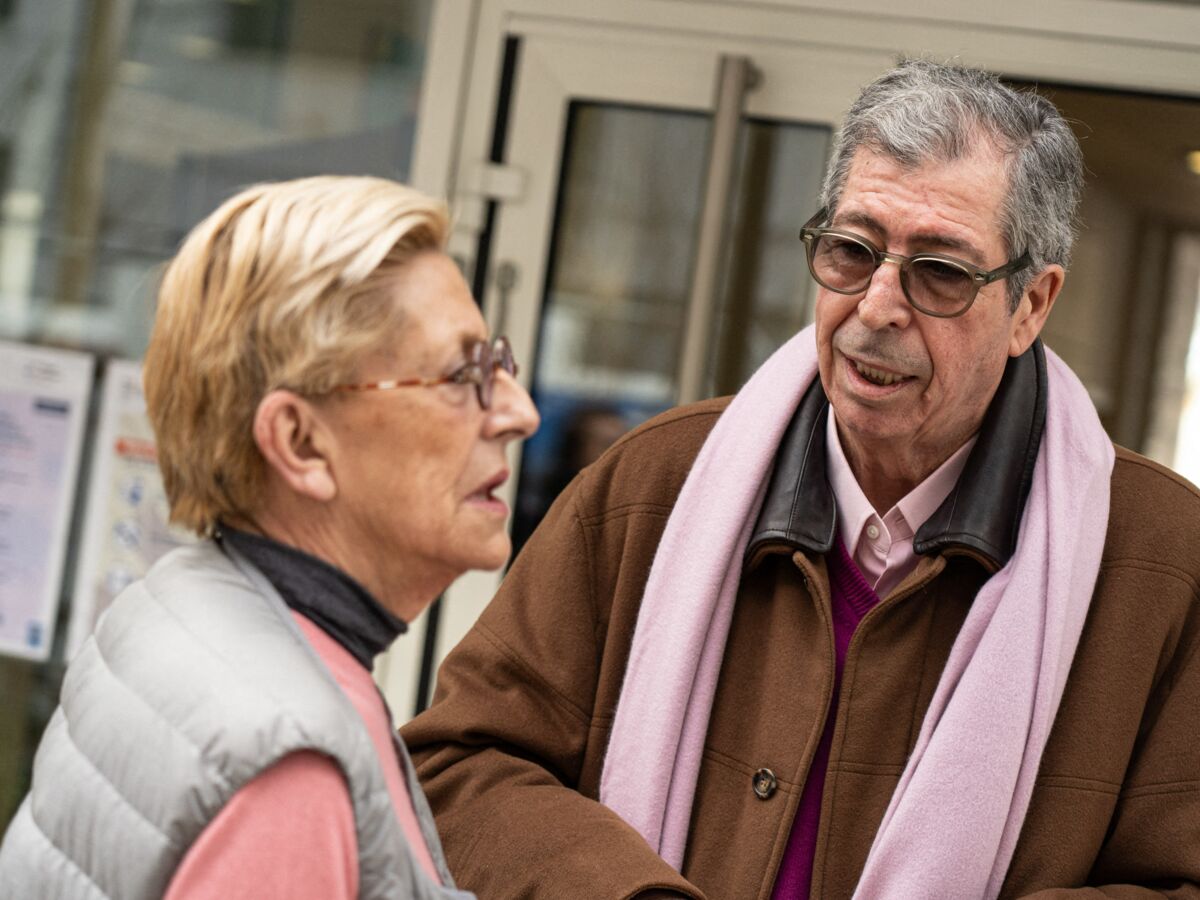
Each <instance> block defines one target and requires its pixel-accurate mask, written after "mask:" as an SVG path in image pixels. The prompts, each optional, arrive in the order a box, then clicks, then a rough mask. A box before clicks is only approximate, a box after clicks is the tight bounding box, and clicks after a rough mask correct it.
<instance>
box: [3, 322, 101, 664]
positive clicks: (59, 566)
mask: <svg viewBox="0 0 1200 900" xmlns="http://www.w3.org/2000/svg"><path fill="white" fill-rule="evenodd" d="M92 370H93V358H92V357H91V356H89V355H88V354H86V353H75V352H71V351H65V350H51V349H48V348H44V347H31V346H28V345H25V344H14V343H8V342H3V341H0V653H6V654H9V655H12V656H20V657H23V658H26V659H33V660H44V659H46V658H47V656H49V654H50V646H51V643H52V640H53V637H54V622H55V619H56V618H57V615H58V603H59V598H60V596H61V588H62V575H63V562H64V559H65V557H66V549H67V536H68V530H69V527H70V519H71V505H72V502H73V500H74V497H75V488H76V483H77V481H78V476H79V453H80V447H81V445H82V443H83V431H84V427H85V425H86V421H87V408H88V400H89V397H90V393H91V388H92Z"/></svg>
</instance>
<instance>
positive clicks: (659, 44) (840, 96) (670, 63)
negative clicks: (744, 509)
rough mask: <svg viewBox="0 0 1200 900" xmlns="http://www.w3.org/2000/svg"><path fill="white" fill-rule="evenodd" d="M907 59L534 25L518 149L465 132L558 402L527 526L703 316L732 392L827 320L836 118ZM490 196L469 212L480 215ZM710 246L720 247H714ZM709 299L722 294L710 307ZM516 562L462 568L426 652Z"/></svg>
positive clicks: (718, 384)
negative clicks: (500, 568) (719, 144)
mask: <svg viewBox="0 0 1200 900" xmlns="http://www.w3.org/2000/svg"><path fill="white" fill-rule="evenodd" d="M511 46H512V42H511V41H510V47H511ZM733 55H737V56H740V57H749V59H750V62H751V64H752V67H753V72H754V82H753V84H752V86H751V88H750V89H749V90H747V91H746V92H745V93H744V95H742V96H741V97H739V98H738V101H739V105H740V110H739V111H738V113H737V118H736V121H735V123H734V124H735V132H736V133H735V134H734V137H733V139H732V142H731V144H730V145H729V147H730V152H729V153H728V154H727V156H728V161H729V172H728V179H727V183H728V185H729V190H728V192H727V194H726V199H725V202H724V203H723V204H722V208H721V209H719V210H718V212H719V213H721V215H720V219H721V221H720V223H719V225H720V228H721V238H720V240H718V241H716V242H715V243H714V242H713V241H712V240H711V233H710V238H709V239H708V240H707V241H705V240H703V239H702V229H701V225H702V220H705V219H706V218H707V216H706V207H705V198H706V186H707V185H709V184H711V183H712V180H711V175H712V173H711V171H710V169H709V163H710V161H711V158H712V157H713V156H715V155H716V154H717V148H716V146H715V143H714V140H715V138H716V135H715V134H714V128H715V126H714V121H719V120H720V117H721V113H719V112H718V113H717V115H716V116H714V96H716V95H717V94H718V90H717V88H718V79H719V76H721V73H722V72H723V71H725V70H724V69H723V68H722V59H723V58H726V57H730V56H733ZM889 62H890V58H889V57H888V55H886V54H883V53H880V54H870V53H863V54H854V53H848V52H846V51H844V50H840V51H837V52H835V51H833V50H829V49H822V48H819V47H805V48H803V49H801V48H798V47H790V48H782V49H780V48H776V49H766V50H764V49H760V48H754V47H749V46H737V45H735V44H728V45H724V46H722V45H717V44H716V43H704V42H696V43H690V44H689V43H684V42H681V39H679V38H677V37H676V38H673V39H667V38H665V37H664V38H660V39H656V38H655V37H653V36H647V35H644V34H632V33H623V34H611V35H608V36H607V38H606V37H605V36H604V35H600V36H597V35H596V34H595V33H592V34H587V35H579V36H574V35H571V34H564V33H563V30H562V29H561V28H560V29H557V30H555V31H553V32H550V31H547V32H546V33H536V32H530V33H526V34H522V35H521V36H520V38H519V46H518V47H517V54H516V58H515V64H513V65H512V66H511V69H512V71H513V73H514V74H513V78H512V81H511V88H510V92H509V94H508V96H507V101H508V102H507V106H506V104H505V103H504V102H501V103H500V104H499V107H500V109H501V112H500V113H499V115H501V116H505V117H506V120H505V121H504V123H503V125H504V130H506V132H507V138H506V144H507V146H506V147H505V148H504V151H503V158H502V161H500V162H499V163H495V162H494V161H493V162H492V163H491V164H485V163H483V162H482V161H481V160H482V159H485V158H486V157H485V156H484V154H485V153H486V151H485V150H477V151H476V152H475V153H474V154H472V149H471V148H470V147H468V146H464V149H463V151H462V157H461V160H460V173H459V184H460V185H478V184H480V183H481V182H491V183H493V184H494V185H499V186H501V188H502V189H501V190H500V191H498V193H499V194H502V196H501V197H500V199H498V200H496V203H495V206H494V208H493V212H492V214H491V216H490V219H489V223H490V224H489V229H490V240H489V241H488V242H487V250H486V254H480V256H479V257H478V258H477V259H476V264H477V265H482V266H486V268H487V270H488V271H487V273H486V275H487V277H486V278H484V279H477V285H478V284H480V283H482V284H483V285H484V289H483V291H482V297H481V301H482V302H483V304H484V311H485V315H486V317H487V319H488V321H489V324H490V325H491V326H492V328H493V330H495V331H496V332H497V333H501V332H503V333H506V334H508V335H509V337H510V339H511V340H512V343H513V347H514V350H515V352H516V354H517V356H518V359H519V361H520V363H521V364H522V368H523V372H522V376H521V377H522V378H523V379H526V380H527V381H526V383H527V385H528V386H529V388H530V390H531V392H532V394H533V396H534V399H535V400H536V402H537V404H538V407H539V409H540V410H541V413H542V423H543V424H542V428H541V431H540V432H539V433H538V434H537V435H536V436H535V437H534V438H533V439H531V440H530V441H528V442H526V443H525V445H524V446H523V447H521V448H514V453H513V458H512V469H513V472H514V473H517V475H516V477H514V479H513V480H512V481H511V482H510V484H509V485H508V488H509V491H510V493H509V496H508V497H507V499H508V500H509V502H510V505H511V506H512V507H513V509H514V511H515V512H514V520H513V533H514V541H515V543H516V544H517V545H518V546H519V545H520V544H521V543H522V542H523V541H524V540H525V539H526V538H527V537H528V535H529V534H530V533H531V531H532V530H533V528H534V527H536V525H537V522H538V521H539V520H540V518H541V516H542V514H543V513H544V512H545V510H546V508H547V507H548V506H549V504H550V503H551V502H552V501H553V499H554V497H555V496H556V495H557V493H558V492H559V491H560V490H561V489H562V487H564V486H565V485H566V483H567V482H568V481H569V480H570V478H571V477H573V475H574V474H575V472H577V471H578V469H579V468H580V467H582V466H583V465H585V464H586V463H588V462H590V461H591V460H592V459H594V458H595V457H596V456H597V455H598V454H599V453H600V452H602V451H603V450H604V448H605V447H607V446H608V444H610V443H611V442H612V441H613V440H615V439H616V438H617V437H618V436H619V435H620V434H621V433H623V432H624V431H626V430H627V429H629V428H631V427H634V426H635V425H637V424H638V423H639V422H641V421H643V420H645V419H646V418H648V417H650V416H652V415H654V414H655V413H657V412H660V411H662V410H664V409H666V408H668V407H670V406H672V405H674V404H675V403H677V402H679V399H680V393H681V386H682V385H681V373H684V376H683V377H686V371H687V366H686V364H685V362H684V359H683V357H684V355H685V344H686V343H687V340H686V339H687V337H688V335H686V334H685V332H686V331H687V329H688V328H689V327H691V326H690V325H689V323H692V322H695V321H697V320H699V321H701V322H702V326H701V327H702V331H703V333H702V334H701V335H700V341H701V342H702V344H701V349H702V351H703V352H702V353H701V355H700V358H701V362H702V365H701V371H700V372H699V378H698V379H695V378H693V379H692V380H693V381H695V382H696V384H694V385H693V387H692V388H691V393H692V394H698V395H699V396H716V395H719V394H725V393H731V392H733V391H736V390H737V388H738V387H739V386H740V385H741V384H742V383H744V382H745V380H746V379H747V378H748V377H749V375H750V374H751V373H752V372H753V371H754V369H755V368H756V367H757V366H758V365H759V364H760V363H761V362H762V361H763V360H764V359H766V357H767V356H768V355H770V353H771V352H773V351H774V350H775V348H777V347H778V346H779V345H781V344H782V343H783V342H784V341H786V340H787V339H788V338H789V337H790V336H791V335H792V334H793V333H795V331H796V330H798V329H799V328H800V327H802V326H803V325H804V324H806V323H807V322H808V321H809V319H810V317H811V289H810V284H809V278H808V276H807V274H806V271H805V263H804V255H803V252H802V250H801V247H800V243H799V240H798V233H799V230H800V227H801V225H802V223H803V222H804V221H805V220H806V219H807V218H809V217H810V216H811V215H812V213H813V212H814V211H815V209H816V203H817V196H818V192H819V188H820V182H821V178H822V175H823V172H824V168H825V163H826V160H827V156H828V152H829V147H830V142H831V138H832V134H833V129H834V124H835V123H836V122H837V121H838V120H839V119H840V118H841V116H842V114H843V113H844V111H845V109H846V107H847V106H848V105H849V103H850V102H851V101H852V99H853V97H854V96H855V95H856V93H857V91H858V89H859V87H860V85H862V84H863V83H865V82H867V81H869V80H871V79H872V78H874V77H875V76H876V75H877V74H878V73H879V72H881V71H883V70H884V69H886V68H887V66H888V64H889ZM492 96H493V97H494V95H492ZM725 99H726V100H727V99H728V98H725ZM490 104H491V98H490V97H489V98H486V101H485V100H480V101H478V102H477V103H476V107H477V109H476V110H475V111H472V110H470V109H469V110H468V113H467V114H468V116H469V117H470V116H473V115H486V112H481V111H480V110H479V109H478V107H480V106H487V107H490ZM505 109H507V113H505V112H504V110H505ZM477 143H478V142H477ZM493 143H494V142H493ZM493 159H494V158H493ZM481 171H486V175H487V177H481V176H480V172H481ZM463 193H467V194H469V191H468V192H460V196H458V197H456V198H454V204H455V206H456V207H457V208H459V209H469V208H470V206H471V201H472V200H474V201H476V202H477V201H478V199H479V198H478V197H470V196H463ZM475 209H476V212H474V213H472V212H467V213H465V214H464V215H463V219H464V220H465V221H468V222H478V221H480V220H481V219H482V216H481V215H480V214H479V213H478V209H479V207H478V206H476V207H475ZM460 237H461V235H460ZM467 245H468V242H467V241H463V240H460V241H459V242H458V244H457V247H458V248H464V247H466V246H467ZM704 246H708V247H715V248H716V249H715V250H713V251H711V252H712V253H714V254H715V256H714V257H713V258H711V259H708V258H705V257H704V255H703V251H702V250H700V249H699V248H701V247H704ZM485 257H486V259H485ZM706 263H708V264H714V263H715V271H716V273H717V274H716V277H715V279H714V280H713V283H714V289H713V290H712V291H711V292H710V294H709V296H708V298H707V299H706V300H704V301H698V300H697V298H696V292H695V289H694V288H695V281H696V278H695V273H696V272H697V271H698V267H702V266H704V265H705V264H706ZM698 302H704V303H707V304H709V309H707V311H706V315H702V316H700V317H699V319H697V317H696V315H695V313H696V306H697V303H698ZM685 393H686V391H685ZM499 579H500V576H499V575H498V574H490V573H489V574H485V573H470V574H468V575H467V576H465V577H464V578H462V579H460V580H459V581H458V582H456V583H455V585H454V586H453V587H452V588H451V589H450V591H449V592H448V593H447V596H446V598H445V602H444V603H443V604H442V606H441V609H440V610H439V612H438V613H437V614H436V619H437V621H436V631H437V633H436V635H431V636H430V637H429V647H428V652H427V659H426V666H428V665H429V663H430V662H434V663H436V662H437V661H440V659H441V658H442V656H443V655H444V654H445V653H446V652H447V651H448V650H449V649H450V648H451V647H453V646H454V644H455V643H457V642H458V640H459V639H460V638H461V637H462V635H463V634H464V633H465V632H466V630H467V629H468V628H469V627H470V626H471V624H472V623H473V622H474V621H475V618H476V617H477V616H478V614H479V612H481V611H482V609H483V607H484V606H485V605H486V604H487V602H488V601H489V600H490V599H491V597H492V595H493V594H494V593H495V590H496V588H497V586H498V584H499ZM418 633H420V632H419V630H418ZM397 662H398V661H397ZM404 665H406V666H411V665H412V663H411V662H410V663H407V664H404ZM406 678H411V679H412V680H413V681H414V682H415V681H416V680H417V678H418V676H417V675H413V674H410V675H405V674H404V673H403V672H402V671H401V668H400V666H396V667H395V668H393V669H391V670H389V673H388V679H387V683H388V691H389V694H390V695H392V696H393V697H396V696H397V694H401V693H403V692H404V691H405V690H409V689H411V688H410V687H409V685H408V684H407V683H406V681H405V679H406ZM428 681H429V675H428V673H427V674H426V677H425V679H424V682H425V683H428ZM419 693H420V692H419V691H418V694H419ZM417 703H418V705H420V703H421V698H420V697H418V699H417ZM404 705H405V704H404V702H403V699H400V701H399V702H398V703H397V706H399V707H400V708H403V707H404Z"/></svg>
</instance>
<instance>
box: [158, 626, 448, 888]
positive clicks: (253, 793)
mask: <svg viewBox="0 0 1200 900" xmlns="http://www.w3.org/2000/svg"><path fill="white" fill-rule="evenodd" d="M292 617H293V618H294V619H295V620H296V623H297V624H298V625H299V626H300V628H301V630H302V631H303V632H304V635H305V637H307V638H308V641H309V643H311V644H312V646H313V648H314V649H315V650H316V651H317V654H318V655H319V656H320V657H321V659H322V661H324V663H325V665H326V666H327V667H328V668H329V671H330V672H331V673H332V674H333V677H334V679H335V680H336V681H337V683H338V685H339V686H340V687H341V689H342V691H343V692H344V693H345V694H346V696H347V697H348V698H349V700H350V702H351V703H353V704H354V708H355V709H356V710H358V713H359V715H360V716H362V718H363V722H364V723H366V726H367V732H368V733H369V734H370V736H371V742H372V743H373V744H374V745H375V752H376V753H378V754H379V758H380V759H381V760H383V761H384V765H383V772H384V777H385V778H386V780H387V786H388V792H389V793H390V794H391V796H392V804H393V806H394V807H395V809H396V817H397V818H398V819H399V820H400V826H401V828H402V829H403V831H404V836H405V838H406V839H407V840H408V844H409V847H410V848H412V852H413V856H414V857H416V859H417V862H418V863H419V864H420V866H421V867H422V868H423V869H424V871H425V873H426V874H427V875H428V876H429V877H430V878H431V879H433V881H434V882H435V883H438V884H441V879H440V878H439V877H438V874H437V869H436V867H435V866H434V864H433V858H432V857H431V856H430V853H429V847H428V846H427V845H426V843H425V837H424V835H423V834H422V833H421V828H420V825H419V824H418V822H417V816H416V812H415V811H414V810H413V805H412V796H411V795H410V794H409V791H408V786H407V784H406V783H405V777H404V771H403V769H402V768H401V763H400V760H399V758H398V757H397V756H396V749H395V746H394V745H393V743H392V726H391V718H390V716H389V715H388V711H387V707H386V706H385V705H384V702H383V698H382V697H381V696H380V695H379V691H378V690H377V689H376V687H375V682H374V681H373V680H372V679H371V673H370V672H368V671H367V670H366V669H364V668H363V667H362V666H361V665H360V664H359V663H358V661H357V660H355V659H354V657H353V656H351V655H350V653H349V652H348V651H346V650H345V649H344V648H343V647H342V646H341V645H340V644H338V643H337V641H335V640H334V639H333V638H331V637H330V636H329V635H327V634H326V633H325V632H324V631H322V630H321V629H320V628H319V627H317V626H316V625H314V624H313V623H312V622H311V621H309V620H308V619H306V618H305V617H304V616H302V615H300V614H299V613H296V612H292ZM357 896H358V841H357V838H356V836H355V831H354V809H353V807H352V805H351V802H350V792H349V790H348V788H347V787H346V781H345V778H344V777H343V775H342V770H341V768H340V767H339V766H338V764H337V763H336V762H334V761H333V760H332V759H330V758H329V757H327V756H324V755H322V754H320V753H316V752H312V751H307V752H300V753H292V754H290V755H288V756H286V757H284V758H283V759H282V760H280V761H279V762H278V763H276V764H275V765H274V766H272V767H271V768H269V769H267V770H266V771H264V772H263V773H262V774H260V775H259V776H258V777H257V778H255V779H254V780H253V781H251V782H249V783H248V784H247V785H245V786H244V787H243V788H242V789H241V790H239V791H238V792H237V793H236V794H234V796H233V797H232V799H230V801H229V802H228V803H227V804H226V805H225V807H224V809H222V810H221V811H220V813H218V814H217V816H216V817H215V818H214V819H213V820H212V821H211V822H210V823H209V824H208V827H207V828H205V829H204V831H203V833H202V834H201V835H200V837H199V838H198V839H197V840H196V842H195V843H194V844H193V845H192V846H191V848H190V849H189V850H188V851H187V853H186V855H185V856H184V858H183V862H182V863H181V864H180V866H179V868H178V869H177V870H176V872H175V876H174V878H172V880H171V884H170V887H169V888H168V889H167V893H166V894H165V900H208V898H212V900H218V898H219V900H238V898H246V900H249V898H263V897H288V898H293V900H342V898H345V900H354V898H356V897H357Z"/></svg>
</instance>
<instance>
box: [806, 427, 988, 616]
mask: <svg viewBox="0 0 1200 900" xmlns="http://www.w3.org/2000/svg"><path fill="white" fill-rule="evenodd" d="M977 437H978V435H973V436H972V437H970V438H969V439H968V440H967V442H966V443H965V444H963V445H962V446H961V447H959V448H958V450H956V451H955V452H954V453H953V454H952V455H951V456H950V458H949V459H947V460H946V461H945V462H944V463H942V464H941V465H940V466H938V468H937V469H935V470H934V471H933V473H932V474H931V475H930V476H929V477H928V478H926V479H925V480H924V481H922V482H921V483H920V484H918V485H917V486H916V487H915V488H913V489H912V490H911V491H909V492H908V494H906V495H905V496H904V499H902V500H901V501H900V502H899V503H897V504H896V505H895V506H893V507H892V508H891V509H890V510H888V511H887V513H885V514H884V515H883V517H882V518H881V517H880V515H879V513H878V512H876V510H875V508H874V507H873V506H871V502H870V501H869V500H868V499H867V498H866V495H864V494H863V492H862V488H861V487H859V486H858V479H856V478H855V477H854V472H853V471H852V470H851V469H850V463H849V462H848V461H847V459H846V454H845V452H843V450H842V442H841V440H840V439H839V438H838V433H837V423H836V422H835V421H834V415H833V407H832V406H831V407H830V408H829V422H828V425H827V427H826V430H825V447H826V456H827V457H828V459H829V462H828V478H829V484H830V486H831V487H832V488H833V497H834V500H836V501H837V512H838V516H837V518H838V537H840V538H841V539H842V543H843V544H844V545H845V547H846V550H847V551H848V552H849V553H850V556H851V557H852V558H853V559H854V562H855V564H856V565H857V566H858V568H859V570H860V571H861V572H862V573H863V577H864V578H866V580H867V582H868V584H870V585H871V587H872V588H874V590H875V593H876V594H878V595H879V596H880V597H886V596H887V595H888V594H889V593H891V591H892V589H893V588H895V587H896V585H898V584H899V583H900V582H901V581H903V580H904V578H905V576H907V575H908V573H909V572H911V571H912V570H913V569H915V568H916V566H917V557H916V554H915V553H914V552H913V535H915V534H916V533H917V530H918V529H919V528H920V527H921V526H922V525H924V524H925V521H926V520H927V519H928V518H929V517H930V516H932V515H933V514H934V513H935V512H937V509H938V507H939V506H941V505H942V501H943V500H945V499H946V498H947V497H949V496H950V492H951V491H952V490H954V485H956V484H957V483H958V477H959V476H960V475H961V474H962V471H963V468H964V467H965V466H966V464H967V457H968V456H970V454H971V448H972V447H974V446H975V441H976V439H977Z"/></svg>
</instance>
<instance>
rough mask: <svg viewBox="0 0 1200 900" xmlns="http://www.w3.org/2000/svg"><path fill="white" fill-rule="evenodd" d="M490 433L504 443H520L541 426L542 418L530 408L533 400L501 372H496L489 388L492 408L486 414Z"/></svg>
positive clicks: (509, 377)
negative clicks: (490, 388)
mask: <svg viewBox="0 0 1200 900" xmlns="http://www.w3.org/2000/svg"><path fill="white" fill-rule="evenodd" d="M488 412H489V413H490V415H489V417H488V418H489V419H490V420H491V424H492V431H493V433H494V434H495V435H496V436H503V437H504V438H505V439H506V440H521V439H523V438H527V437H529V436H530V435H532V434H533V433H534V432H535V431H537V430H538V425H540V424H541V416H539V415H538V411H537V407H536V406H534V405H533V398H532V397H530V396H529V392H528V391H527V390H525V388H524V387H522V386H521V383H520V382H519V381H517V379H516V378H514V377H513V376H512V375H509V374H508V372H505V371H504V370H502V369H501V370H499V371H497V372H496V382H495V384H494V385H493V386H492V406H491V409H490V410H489V411H488Z"/></svg>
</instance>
